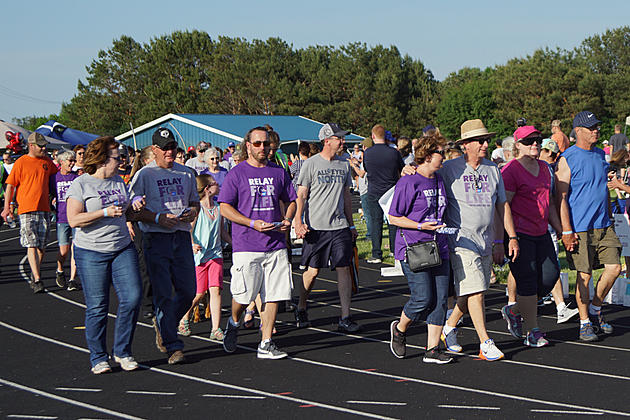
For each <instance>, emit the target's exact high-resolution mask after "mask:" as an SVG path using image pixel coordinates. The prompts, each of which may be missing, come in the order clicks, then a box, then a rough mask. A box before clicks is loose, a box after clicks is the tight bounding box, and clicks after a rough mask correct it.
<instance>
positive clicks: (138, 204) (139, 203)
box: [131, 195, 146, 211]
mask: <svg viewBox="0 0 630 420" xmlns="http://www.w3.org/2000/svg"><path fill="white" fill-rule="evenodd" d="M145 198H146V196H144V195H143V196H142V197H141V198H140V199H139V200H138V199H137V198H136V199H134V200H132V201H131V208H132V209H133V211H140V210H142V208H143V207H144V206H145V205H146V201H145V200H144V199H145Z"/></svg>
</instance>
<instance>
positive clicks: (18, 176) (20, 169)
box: [6, 155, 57, 214]
mask: <svg viewBox="0 0 630 420" xmlns="http://www.w3.org/2000/svg"><path fill="white" fill-rule="evenodd" d="M56 173H57V167H56V166H55V164H54V163H53V161H52V160H50V158H48V157H43V158H36V157H32V156H29V155H24V156H22V157H21V158H19V159H18V160H16V161H15V164H14V165H13V169H12V170H11V173H10V174H9V177H8V178H7V182H6V183H7V184H11V185H13V186H14V187H15V188H17V194H16V196H15V199H16V201H17V202H18V214H24V213H30V212H33V211H50V203H49V200H48V196H49V193H50V189H49V188H50V177H51V176H53V175H55V174H56Z"/></svg>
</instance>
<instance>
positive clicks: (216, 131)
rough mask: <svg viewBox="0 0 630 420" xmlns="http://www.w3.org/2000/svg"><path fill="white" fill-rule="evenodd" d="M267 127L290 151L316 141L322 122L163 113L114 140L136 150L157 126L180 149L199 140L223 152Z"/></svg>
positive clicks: (298, 118)
mask: <svg viewBox="0 0 630 420" xmlns="http://www.w3.org/2000/svg"><path fill="white" fill-rule="evenodd" d="M265 124H269V125H270V126H271V127H273V129H274V130H275V131H276V132H277V133H278V134H279V135H280V140H281V147H282V149H283V150H284V151H285V152H286V153H289V152H294V150H293V149H297V143H298V142H299V141H308V142H313V141H319V139H318V138H317V136H318V134H319V130H320V128H321V127H322V126H323V125H324V124H323V123H320V122H317V121H313V120H311V119H308V118H306V117H302V116H293V115H215V114H167V115H164V116H163V117H160V118H158V119H156V120H153V121H151V122H148V123H146V124H144V125H142V126H140V127H138V128H135V129H134V130H133V132H132V131H131V130H130V131H127V132H126V133H123V134H120V135H118V136H117V137H116V140H118V141H121V142H123V143H125V144H126V145H128V146H133V147H134V148H135V149H136V150H138V149H142V148H143V147H145V146H148V145H150V144H151V136H152V135H153V133H154V132H155V130H156V129H157V128H158V127H166V128H169V129H170V130H171V131H172V132H173V134H174V135H175V137H176V138H177V142H178V143H179V145H180V147H182V149H184V150H186V149H188V147H190V146H195V145H196V144H197V143H198V142H200V141H202V140H203V141H205V142H210V143H212V145H213V146H216V147H220V148H221V149H225V148H226V147H227V145H228V143H229V142H231V141H233V142H235V143H237V144H238V143H240V142H241V141H243V137H244V136H245V134H246V133H247V131H249V129H251V128H253V127H257V126H264V125H265ZM361 140H363V137H361V136H358V135H356V134H349V135H348V136H346V141H347V142H348V143H354V142H358V141H361Z"/></svg>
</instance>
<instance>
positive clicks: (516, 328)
mask: <svg viewBox="0 0 630 420" xmlns="http://www.w3.org/2000/svg"><path fill="white" fill-rule="evenodd" d="M501 316H503V319H505V322H507V328H508V331H509V332H510V334H512V337H514V338H523V319H522V318H521V315H520V314H519V315H515V314H513V313H512V310H511V309H510V305H505V306H504V307H503V308H501Z"/></svg>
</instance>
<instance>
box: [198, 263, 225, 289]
mask: <svg viewBox="0 0 630 420" xmlns="http://www.w3.org/2000/svg"><path fill="white" fill-rule="evenodd" d="M195 274H196V276H197V294H198V295H200V294H202V293H205V292H206V291H208V290H209V289H210V288H211V287H218V288H219V289H223V258H215V259H213V260H208V261H206V262H203V263H201V264H199V265H197V266H195Z"/></svg>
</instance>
